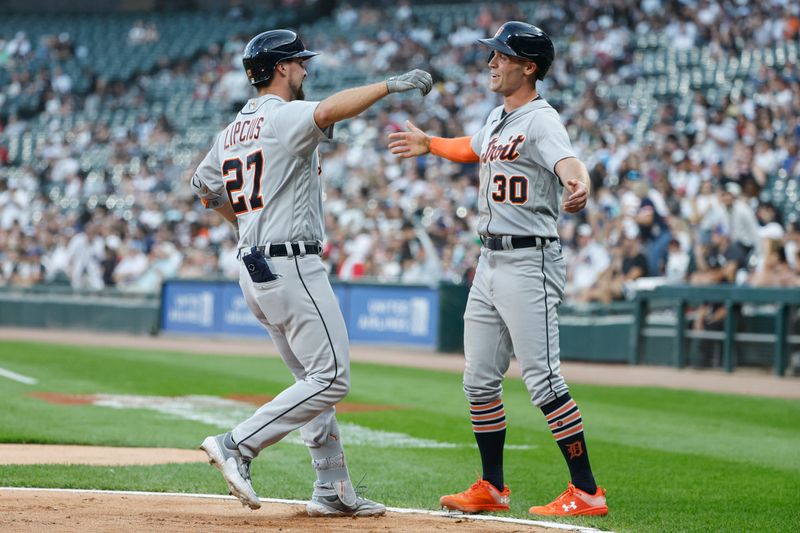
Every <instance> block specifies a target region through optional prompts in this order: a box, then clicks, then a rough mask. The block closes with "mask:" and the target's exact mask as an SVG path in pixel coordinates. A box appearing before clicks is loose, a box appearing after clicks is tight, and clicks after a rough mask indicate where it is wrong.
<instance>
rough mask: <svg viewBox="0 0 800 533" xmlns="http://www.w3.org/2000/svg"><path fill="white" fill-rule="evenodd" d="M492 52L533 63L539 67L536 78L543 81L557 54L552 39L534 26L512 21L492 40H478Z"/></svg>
mask: <svg viewBox="0 0 800 533" xmlns="http://www.w3.org/2000/svg"><path fill="white" fill-rule="evenodd" d="M478 42H480V43H482V44H485V45H486V46H488V47H489V48H491V49H492V51H495V50H496V51H498V52H502V53H504V54H506V55H509V56H512V57H519V58H521V59H526V60H528V61H533V62H534V63H536V66H537V67H538V68H537V69H536V76H537V77H538V78H539V79H540V80H542V79H544V75H545V74H547V71H548V70H549V69H550V65H551V64H552V63H553V59H554V58H555V55H556V52H555V48H554V47H553V41H551V40H550V37H548V35H547V34H546V33H545V32H543V31H542V30H540V29H539V28H537V27H536V26H534V25H532V24H528V23H526V22H519V21H517V20H512V21H510V22H506V23H505V24H503V25H502V26H500V29H499V30H497V33H495V34H494V37H492V38H491V39H478Z"/></svg>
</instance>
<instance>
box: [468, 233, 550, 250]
mask: <svg viewBox="0 0 800 533" xmlns="http://www.w3.org/2000/svg"><path fill="white" fill-rule="evenodd" d="M557 240H558V237H540V236H538V235H531V236H530V237H512V236H510V235H501V236H499V237H486V236H483V235H481V242H482V243H483V245H484V246H485V247H486V248H488V249H490V250H514V249H516V248H533V247H534V246H535V247H536V248H547V247H548V246H550V243H551V242H556V241H557Z"/></svg>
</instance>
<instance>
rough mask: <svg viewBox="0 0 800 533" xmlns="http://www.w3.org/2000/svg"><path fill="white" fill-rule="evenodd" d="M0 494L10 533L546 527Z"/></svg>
mask: <svg viewBox="0 0 800 533" xmlns="http://www.w3.org/2000/svg"><path fill="white" fill-rule="evenodd" d="M0 501H2V502H3V511H2V513H0V530H2V531H14V532H15V533H41V532H42V531H80V532H81V533H94V532H103V533H111V532H125V533H128V532H130V531H136V532H138V533H143V532H149V531H155V532H159V533H164V532H170V533H172V532H175V533H178V532H186V533H194V532H197V531H238V532H247V531H258V532H263V531H282V532H297V533H301V532H302V533H305V532H308V531H320V532H321V531H330V532H337V533H339V532H341V533H345V532H348V533H349V532H352V531H353V530H357V531H363V532H374V533H390V532H398V533H400V532H403V533H406V532H409V531H433V532H448V531H475V532H478V531H498V532H512V531H517V532H519V531H525V532H546V531H551V530H548V529H547V528H543V527H536V526H532V525H525V524H514V523H503V522H494V521H493V522H487V521H473V520H464V519H461V518H447V517H442V516H429V515H424V514H406V513H403V514H400V513H392V512H390V513H388V514H387V515H386V516H383V517H375V518H310V517H308V516H307V515H306V513H305V509H304V508H303V507H302V506H301V505H291V504H284V503H268V504H265V505H264V506H263V507H262V508H261V509H259V510H258V511H250V510H248V509H245V508H243V507H242V506H241V505H239V502H237V501H234V500H233V499H232V498H230V499H227V498H226V499H212V498H196V497H194V498H193V497H181V496H174V495H169V496H168V495H134V494H113V493H80V492H47V491H34V490H30V491H29V490H25V491H20V490H7V489H2V490H0Z"/></svg>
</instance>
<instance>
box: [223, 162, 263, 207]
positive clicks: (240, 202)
mask: <svg viewBox="0 0 800 533" xmlns="http://www.w3.org/2000/svg"><path fill="white" fill-rule="evenodd" d="M245 170H247V173H248V176H249V175H250V171H251V170H252V171H253V172H252V176H253V189H252V191H251V192H250V202H249V204H250V205H248V201H247V198H246V197H245V195H244V194H240V192H241V190H242V188H243V187H244V172H245ZM262 172H264V153H263V152H262V151H261V150H257V151H255V152H253V153H251V154H248V156H247V162H246V166H245V163H244V162H242V159H241V158H239V157H234V158H232V159H226V160H225V161H224V162H223V163H222V177H223V178H228V176H231V175H232V177H230V178H228V179H226V180H225V190H226V191H227V192H228V200H230V202H231V207H233V212H234V213H236V214H237V215H241V214H242V213H246V212H247V211H258V210H259V209H261V208H262V207H264V199H263V198H262V197H261V174H262Z"/></svg>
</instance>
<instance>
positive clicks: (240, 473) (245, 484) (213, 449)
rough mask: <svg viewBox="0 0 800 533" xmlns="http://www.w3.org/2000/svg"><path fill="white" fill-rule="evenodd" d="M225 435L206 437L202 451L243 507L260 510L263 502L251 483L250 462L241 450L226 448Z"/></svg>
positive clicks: (201, 447) (201, 446)
mask: <svg viewBox="0 0 800 533" xmlns="http://www.w3.org/2000/svg"><path fill="white" fill-rule="evenodd" d="M225 435H226V434H225V433H223V434H222V435H215V436H211V437H206V438H205V440H203V444H201V445H200V449H201V450H203V451H205V452H206V453H207V454H208V463H209V464H211V465H213V466H214V467H215V468H216V469H217V470H219V471H220V472H221V473H222V477H223V478H225V481H226V482H227V483H228V490H230V492H231V494H232V495H234V496H236V497H237V498H238V499H239V501H240V502H242V505H244V506H246V507H250V509H260V508H261V500H259V499H258V495H257V494H256V491H254V490H253V485H252V483H251V481H250V461H249V460H247V459H245V458H244V457H242V454H241V453H239V450H231V449H230V448H228V447H227V446H225Z"/></svg>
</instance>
